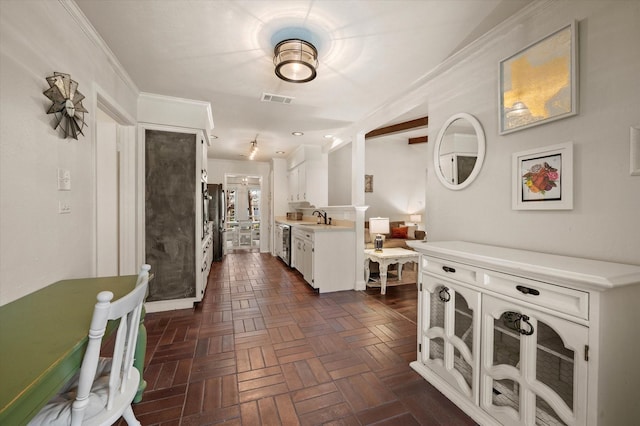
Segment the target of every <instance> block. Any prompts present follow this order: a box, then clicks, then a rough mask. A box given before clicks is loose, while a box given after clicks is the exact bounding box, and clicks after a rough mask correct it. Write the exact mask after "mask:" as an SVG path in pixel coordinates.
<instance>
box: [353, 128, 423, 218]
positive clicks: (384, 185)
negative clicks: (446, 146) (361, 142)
mask: <svg viewBox="0 0 640 426" xmlns="http://www.w3.org/2000/svg"><path fill="white" fill-rule="evenodd" d="M427 145H428V144H412V145H409V144H408V142H407V140H406V139H402V140H397V139H396V138H393V139H389V138H384V137H381V138H375V139H369V140H367V141H366V142H365V163H364V164H365V165H364V167H365V174H367V175H373V192H365V194H364V198H365V205H368V206H369V209H367V212H366V218H367V219H368V218H370V217H388V218H390V219H391V220H405V221H408V220H409V214H415V213H419V214H423V213H424V202H425V185H426V169H427V164H428V161H429V160H428V158H427Z"/></svg>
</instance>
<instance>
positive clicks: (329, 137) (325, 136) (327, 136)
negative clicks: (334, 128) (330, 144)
mask: <svg viewBox="0 0 640 426" xmlns="http://www.w3.org/2000/svg"><path fill="white" fill-rule="evenodd" d="M332 137H333V135H324V138H325V139H331V138H332Z"/></svg>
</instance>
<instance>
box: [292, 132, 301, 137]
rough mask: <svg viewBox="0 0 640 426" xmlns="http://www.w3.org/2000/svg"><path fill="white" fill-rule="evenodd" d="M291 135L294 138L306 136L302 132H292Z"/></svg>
mask: <svg viewBox="0 0 640 426" xmlns="http://www.w3.org/2000/svg"><path fill="white" fill-rule="evenodd" d="M291 134H292V135H293V136H302V135H304V133H302V132H291Z"/></svg>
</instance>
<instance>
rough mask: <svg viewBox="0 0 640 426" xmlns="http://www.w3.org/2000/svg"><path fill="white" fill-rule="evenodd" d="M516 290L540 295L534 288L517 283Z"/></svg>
mask: <svg viewBox="0 0 640 426" xmlns="http://www.w3.org/2000/svg"><path fill="white" fill-rule="evenodd" d="M516 290H518V291H519V292H520V293H523V294H530V295H532V296H540V292H539V291H538V290H536V289H535V288H529V287H525V286H523V285H517V286H516Z"/></svg>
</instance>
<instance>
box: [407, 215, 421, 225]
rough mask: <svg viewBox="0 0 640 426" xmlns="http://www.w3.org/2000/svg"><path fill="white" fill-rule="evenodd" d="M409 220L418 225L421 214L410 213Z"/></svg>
mask: <svg viewBox="0 0 640 426" xmlns="http://www.w3.org/2000/svg"><path fill="white" fill-rule="evenodd" d="M409 222H413V224H414V225H416V226H418V224H420V223H422V215H420V214H410V215H409Z"/></svg>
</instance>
